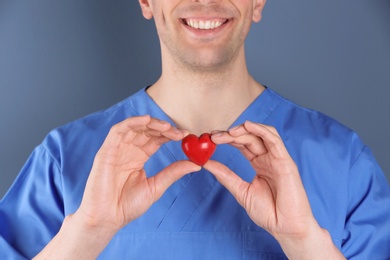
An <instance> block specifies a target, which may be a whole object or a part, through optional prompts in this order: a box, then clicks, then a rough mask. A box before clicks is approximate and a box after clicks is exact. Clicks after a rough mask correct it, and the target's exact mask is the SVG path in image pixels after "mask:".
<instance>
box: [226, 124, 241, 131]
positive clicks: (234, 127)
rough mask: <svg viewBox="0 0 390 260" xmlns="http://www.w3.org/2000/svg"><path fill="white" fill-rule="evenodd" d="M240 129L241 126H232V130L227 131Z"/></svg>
mask: <svg viewBox="0 0 390 260" xmlns="http://www.w3.org/2000/svg"><path fill="white" fill-rule="evenodd" d="M240 127H241V125H236V126H233V127H232V128H230V129H229V131H236V130H237V129H238V128H240Z"/></svg>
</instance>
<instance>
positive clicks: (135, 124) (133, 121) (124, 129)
mask: <svg viewBox="0 0 390 260" xmlns="http://www.w3.org/2000/svg"><path fill="white" fill-rule="evenodd" d="M150 120H151V117H150V116H149V115H144V116H135V117H129V118H127V119H125V120H123V121H122V122H119V123H118V124H116V125H114V126H113V127H112V128H111V130H113V132H115V133H117V134H127V133H128V132H129V131H133V130H135V129H138V128H140V127H145V126H146V125H147V124H148V123H149V122H150Z"/></svg>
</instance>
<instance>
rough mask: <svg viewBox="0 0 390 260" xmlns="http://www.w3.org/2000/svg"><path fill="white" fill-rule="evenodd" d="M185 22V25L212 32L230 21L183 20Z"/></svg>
mask: <svg viewBox="0 0 390 260" xmlns="http://www.w3.org/2000/svg"><path fill="white" fill-rule="evenodd" d="M183 22H184V24H186V25H188V26H189V27H192V28H194V29H200V30H212V29H216V28H218V27H220V26H221V25H223V24H225V23H227V22H228V19H217V20H198V19H183Z"/></svg>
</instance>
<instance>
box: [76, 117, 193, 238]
mask: <svg viewBox="0 0 390 260" xmlns="http://www.w3.org/2000/svg"><path fill="white" fill-rule="evenodd" d="M186 134H187V133H186V132H185V131H181V130H178V129H176V128H174V127H172V126H171V125H170V124H169V123H168V122H165V121H160V120H157V119H154V118H150V117H149V116H141V117H133V118H128V119H126V120H124V121H123V122H121V123H119V124H117V125H115V126H113V127H112V129H111V130H110V132H109V134H108V136H107V138H106V140H105V141H104V143H103V145H102V147H101V148H100V150H99V151H98V153H97V154H96V157H95V160H94V163H93V167H92V171H91V173H90V176H89V179H88V182H87V185H86V189H85V192H84V197H83V200H82V203H81V206H80V208H79V210H78V211H77V212H76V214H81V215H82V216H83V219H84V220H86V222H88V223H89V224H90V225H92V226H93V225H96V226H97V225H98V226H103V227H108V228H111V229H112V230H115V231H117V230H118V229H120V228H121V227H123V226H124V225H126V224H127V223H129V222H131V221H132V220H134V219H135V218H137V217H139V216H140V215H142V214H143V213H144V212H145V211H146V210H147V209H148V208H149V207H150V206H151V205H152V204H153V203H154V202H155V201H156V200H158V199H159V198H160V197H161V195H162V194H163V193H164V192H165V190H166V189H167V188H168V187H169V186H170V185H172V184H173V183H174V182H175V181H176V180H178V179H179V178H181V177H182V176H183V175H185V174H186V173H189V172H193V171H198V170H199V169H200V167H199V166H197V165H195V164H194V163H192V162H189V161H178V162H175V163H173V164H172V165H170V166H168V167H167V168H166V169H164V170H162V171H161V172H160V173H158V174H157V175H156V176H154V177H151V178H147V176H146V173H145V170H144V164H145V162H146V161H147V160H148V159H149V158H150V156H151V155H152V154H153V153H155V152H156V151H157V150H158V149H159V148H160V147H161V145H163V144H164V143H166V142H168V141H171V140H174V141H178V140H181V139H182V138H183V137H184V136H185V135H186Z"/></svg>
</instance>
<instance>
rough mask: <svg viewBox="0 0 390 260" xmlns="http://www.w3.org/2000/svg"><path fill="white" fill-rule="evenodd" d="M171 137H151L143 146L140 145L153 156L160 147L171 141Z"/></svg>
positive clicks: (147, 153) (148, 154)
mask: <svg viewBox="0 0 390 260" xmlns="http://www.w3.org/2000/svg"><path fill="white" fill-rule="evenodd" d="M169 141H170V139H169V138H168V137H165V136H159V137H154V138H150V139H149V140H148V142H146V143H145V144H144V145H143V146H142V147H140V148H141V149H142V150H143V151H144V152H145V153H146V155H147V156H148V157H150V156H152V155H153V154H154V153H155V152H156V151H157V150H158V149H160V147H161V145H163V144H164V143H166V142H169Z"/></svg>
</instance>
